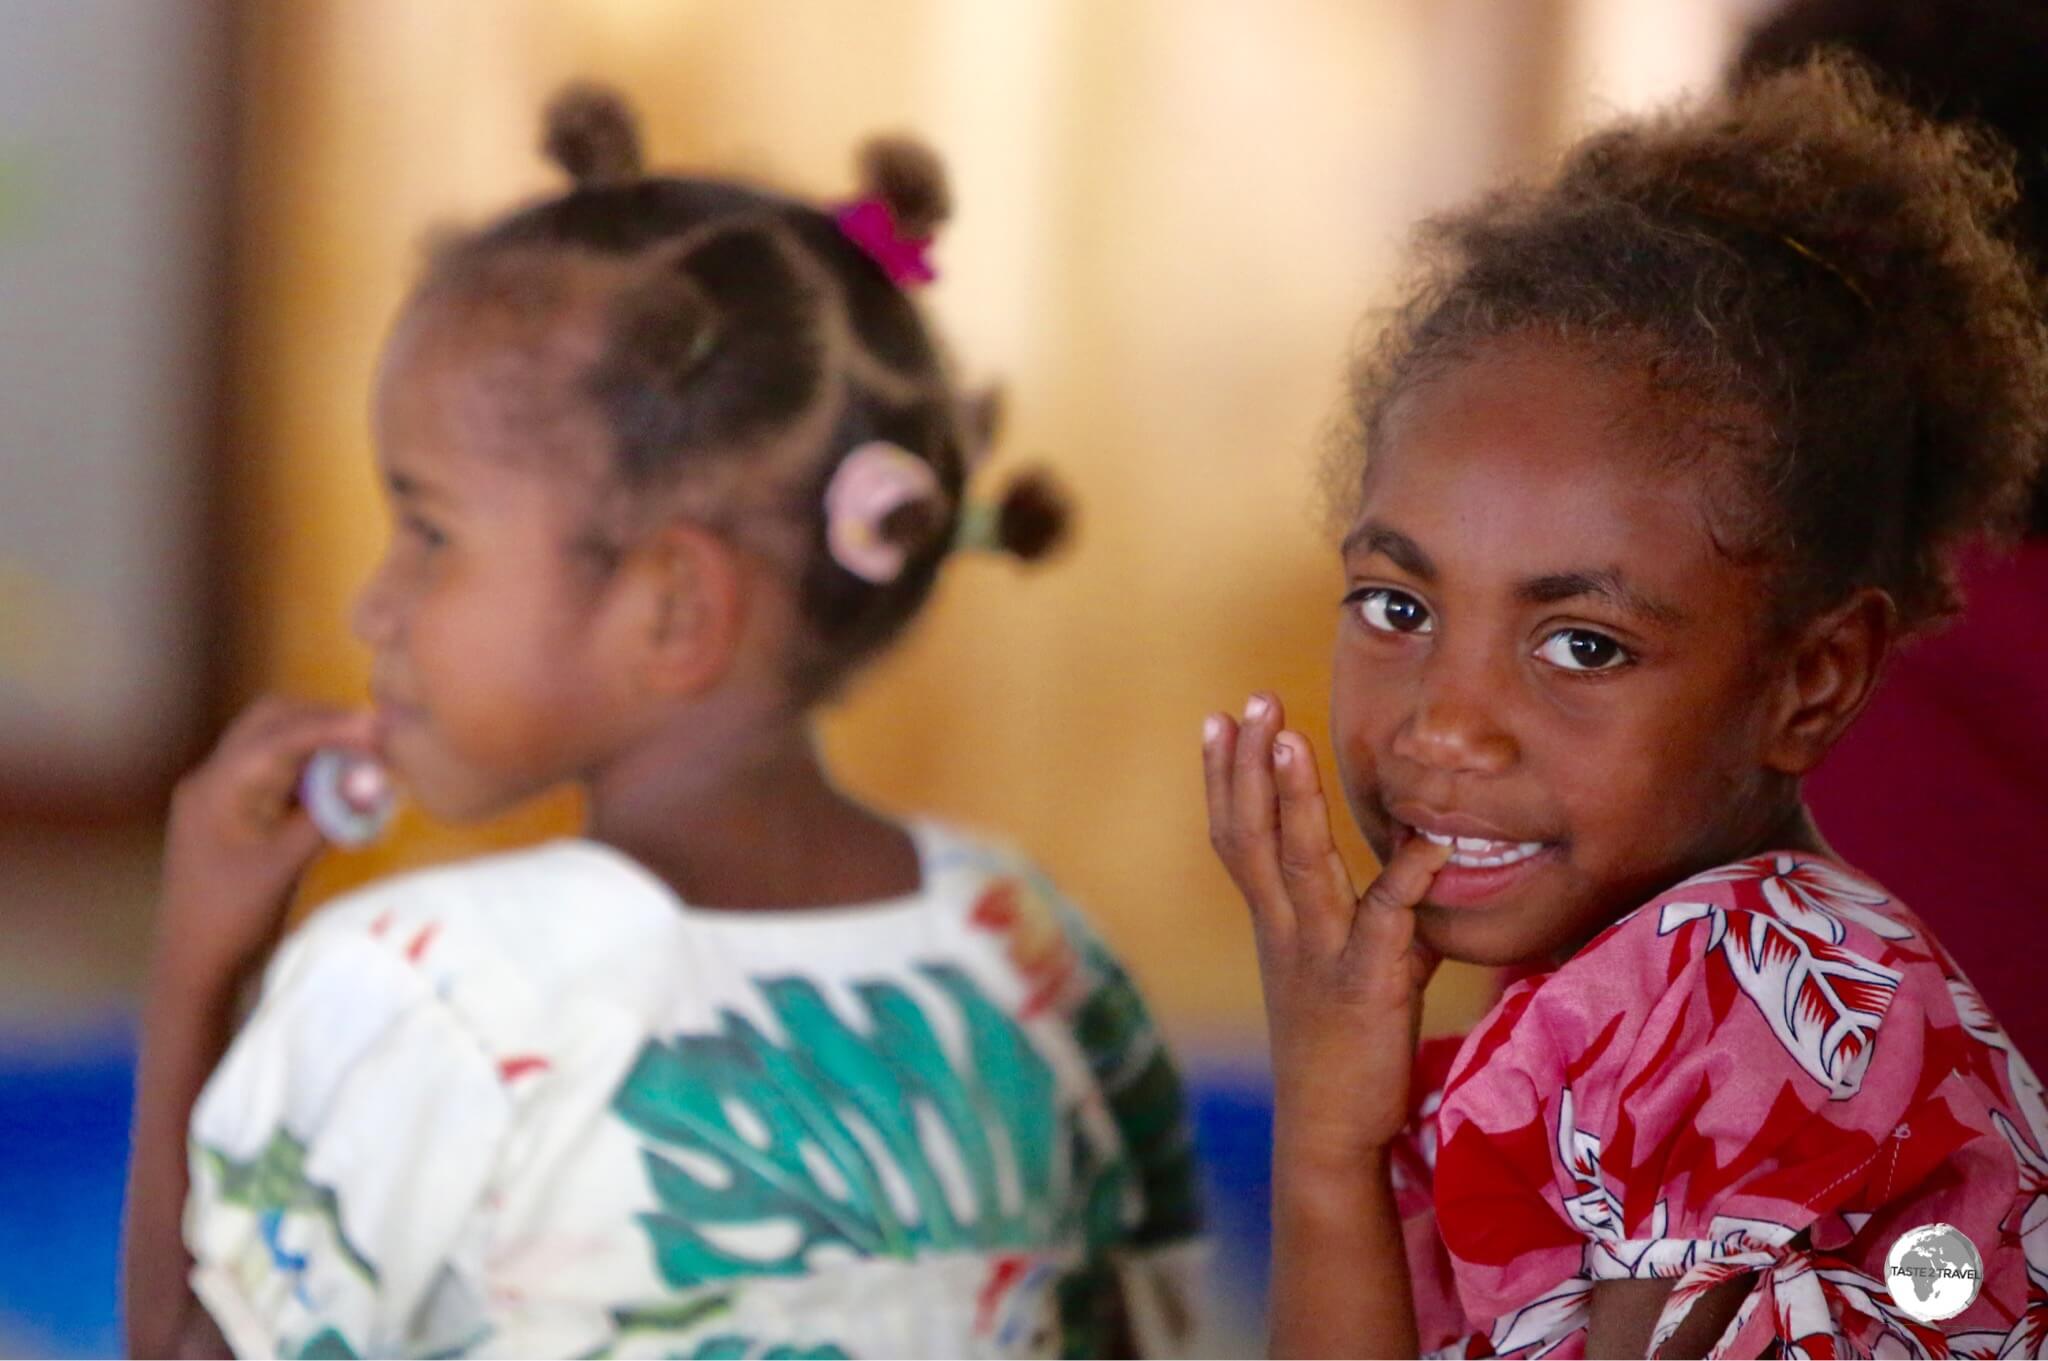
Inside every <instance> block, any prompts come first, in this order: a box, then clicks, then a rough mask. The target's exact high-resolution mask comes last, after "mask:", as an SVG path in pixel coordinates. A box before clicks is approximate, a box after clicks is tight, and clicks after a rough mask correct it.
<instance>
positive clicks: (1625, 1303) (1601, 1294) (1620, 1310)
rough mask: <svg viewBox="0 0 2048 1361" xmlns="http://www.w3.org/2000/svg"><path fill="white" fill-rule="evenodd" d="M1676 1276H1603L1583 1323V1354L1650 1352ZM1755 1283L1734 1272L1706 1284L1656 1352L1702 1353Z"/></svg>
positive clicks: (1666, 1354)
mask: <svg viewBox="0 0 2048 1361" xmlns="http://www.w3.org/2000/svg"><path fill="white" fill-rule="evenodd" d="M1677 1284H1678V1281H1677V1279H1676V1278H1675V1277H1674V1278H1668V1279H1664V1280H1646V1281H1601V1282H1600V1283H1599V1284H1598V1285H1596V1286H1594V1287H1593V1300H1592V1305H1591V1308H1590V1311H1589V1313H1590V1316H1589V1318H1588V1320H1587V1324H1586V1355H1587V1356H1589V1357H1601V1356H1648V1355H1649V1354H1650V1335H1651V1334H1652V1333H1654V1332H1655V1331H1656V1328H1657V1317H1658V1315H1659V1314H1661V1313H1662V1312H1663V1310H1664V1301H1665V1300H1666V1299H1668V1298H1670V1295H1671V1291H1672V1288H1673V1287H1674V1286H1676V1285H1677ZM1754 1284H1756V1277H1755V1276H1754V1275H1747V1276H1737V1277H1735V1278H1734V1279H1732V1280H1726V1281H1723V1282H1721V1283H1720V1284H1719V1285H1717V1286H1714V1287H1713V1288H1712V1289H1710V1290H1708V1291H1707V1292H1706V1293H1705V1294H1704V1295H1701V1296H1700V1297H1699V1299H1698V1300H1697V1301H1695V1302H1694V1304H1693V1306H1692V1308H1691V1309H1689V1310H1687V1311H1686V1315H1685V1322H1683V1323H1681V1324H1679V1325H1678V1331H1676V1332H1674V1333H1673V1334H1672V1335H1671V1337H1670V1339H1669V1340H1668V1341H1666V1342H1665V1344H1664V1350H1663V1351H1661V1352H1659V1353H1657V1354H1658V1355H1659V1356H1660V1357H1691V1356H1705V1355H1706V1354H1707V1351H1708V1349H1710V1348H1711V1347H1712V1346H1713V1345H1714V1344H1715V1343H1716V1342H1718V1341H1720V1340H1721V1334H1722V1332H1723V1331H1724V1330H1726V1329H1727V1327H1728V1324H1729V1322H1730V1321H1731V1320H1732V1319H1733V1318H1734V1317H1735V1311H1736V1310H1738V1309H1740V1308H1741V1307H1742V1301H1743V1298H1744V1297H1745V1296H1747V1295H1748V1294H1749V1290H1750V1287H1751V1286H1752V1285H1754Z"/></svg>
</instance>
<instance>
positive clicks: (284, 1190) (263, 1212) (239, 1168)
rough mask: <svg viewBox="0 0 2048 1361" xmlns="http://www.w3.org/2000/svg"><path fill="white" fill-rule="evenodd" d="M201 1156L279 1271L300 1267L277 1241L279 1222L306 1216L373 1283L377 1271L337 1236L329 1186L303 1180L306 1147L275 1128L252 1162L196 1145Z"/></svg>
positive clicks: (338, 1217) (222, 1194)
mask: <svg viewBox="0 0 2048 1361" xmlns="http://www.w3.org/2000/svg"><path fill="white" fill-rule="evenodd" d="M198 1148H199V1152H200V1155H201V1156H202V1157H204V1158H205V1159H206V1162H207V1165H208V1166H209V1167H211V1168H212V1169H213V1174H214V1176H215V1177H216V1178H217V1179H218V1180H219V1182H220V1199H221V1201H222V1202H223V1203H224V1204H228V1205H238V1206H240V1207H242V1208H243V1209H245V1210H248V1211H250V1212H251V1213H253V1214H255V1215H256V1216H257V1218H258V1220H259V1221H261V1223H262V1227H263V1239H264V1242H265V1244H266V1245H267V1246H268V1247H269V1249H270V1252H271V1255H272V1257H273V1258H275V1259H277V1262H278V1265H279V1266H281V1267H291V1266H294V1265H295V1264H296V1265H298V1266H301V1267H302V1266H303V1263H302V1262H298V1261H297V1259H295V1258H293V1257H292V1256H291V1255H290V1254H288V1253H286V1252H285V1250H284V1248H283V1246H282V1244H281V1243H280V1242H279V1241H278V1236H277V1235H278V1229H279V1224H280V1221H281V1220H282V1219H283V1217H284V1216H285V1215H288V1214H310V1215H313V1216H314V1217H316V1218H318V1219H321V1220H323V1221H325V1223H326V1224H327V1227H328V1228H329V1229H330V1230H332V1232H333V1234H334V1241H335V1242H336V1243H337V1244H339V1245H340V1247H341V1251H342V1256H343V1257H344V1258H346V1259H347V1261H348V1264H349V1265H350V1266H352V1267H354V1268H355V1269H356V1270H357V1271H358V1272H359V1273H361V1275H362V1277H363V1279H364V1280H366V1281H368V1282H369V1283H370V1284H371V1285H375V1284H376V1283H377V1269H376V1268H375V1267H374V1266H372V1265H370V1260H369V1259H368V1258H367V1257H365V1256H363V1254H362V1253H360V1252H358V1251H356V1247H355V1244H353V1243H351V1242H349V1241H348V1235H347V1234H346V1233H343V1232H342V1228H341V1211H340V1207H339V1205H338V1203H337V1202H336V1200H335V1198H334V1191H333V1189H332V1188H331V1187H326V1186H321V1185H318V1184H316V1183H314V1182H312V1181H309V1180H307V1178H306V1145H305V1143H304V1141H303V1140H300V1139H297V1138H295V1137H293V1135H292V1134H291V1133H290V1131H288V1130H286V1129H284V1128H282V1127H280V1128H278V1129H276V1130H274V1131H272V1133H271V1136H270V1142H269V1143H268V1144H265V1145H264V1147H263V1151H262V1152H261V1153H258V1154H257V1155H256V1156H255V1157H254V1158H249V1159H246V1160H244V1159H237V1158H233V1157H230V1156H229V1155H228V1154H226V1153H223V1152H222V1151H221V1150H219V1149H217V1148H211V1147H208V1146H207V1145H204V1144H201V1145H199V1146H198Z"/></svg>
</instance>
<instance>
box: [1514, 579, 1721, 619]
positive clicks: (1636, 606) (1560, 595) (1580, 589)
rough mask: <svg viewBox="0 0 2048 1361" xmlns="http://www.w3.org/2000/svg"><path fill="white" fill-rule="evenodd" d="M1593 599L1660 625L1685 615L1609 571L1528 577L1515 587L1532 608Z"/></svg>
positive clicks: (1516, 594)
mask: <svg viewBox="0 0 2048 1361" xmlns="http://www.w3.org/2000/svg"><path fill="white" fill-rule="evenodd" d="M1580 596H1593V597H1595V598H1596V599H1600V600H1605V601H1607V602H1608V603H1609V604H1611V605H1613V606H1614V607H1615V608H1616V609H1619V610H1621V611H1623V612H1624V613H1627V614H1633V615H1637V616H1639V617H1641V618H1644V619H1648V620H1651V621H1652V622H1654V623H1659V624H1680V623H1683V622H1684V621H1685V612H1684V611H1683V610H1681V609H1679V608H1678V607H1676V606H1675V605H1668V604H1666V603H1665V602H1663V601H1662V600H1659V599H1657V598H1656V597H1655V596H1651V595H1645V594H1644V593H1643V592H1641V591H1638V590H1637V589H1635V588H1634V587H1633V586H1631V585H1629V584H1628V582H1627V581H1626V580H1624V579H1623V577H1622V575H1621V573H1620V572H1617V571H1614V570H1612V569H1606V570H1600V571H1590V572H1588V571H1580V572H1553V573H1549V574H1547V575H1545V576H1540V577H1531V578H1529V579H1528V580H1527V581H1524V582H1522V583H1521V584H1519V585H1518V586H1516V587H1515V598H1516V599H1517V600H1521V601H1525V602H1527V603H1529V604H1531V605H1550V604H1555V603H1556V602H1558V601H1560V600H1573V599H1577V598H1578V597H1580Z"/></svg>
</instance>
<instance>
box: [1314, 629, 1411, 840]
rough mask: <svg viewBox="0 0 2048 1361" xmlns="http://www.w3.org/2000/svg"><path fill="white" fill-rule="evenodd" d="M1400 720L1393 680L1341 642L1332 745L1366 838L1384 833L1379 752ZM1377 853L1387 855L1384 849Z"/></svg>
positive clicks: (1333, 687)
mask: <svg viewBox="0 0 2048 1361" xmlns="http://www.w3.org/2000/svg"><path fill="white" fill-rule="evenodd" d="M1399 715H1400V709H1399V696H1398V695H1397V694H1396V693H1395V687H1394V686H1393V684H1392V683H1391V678H1390V677H1389V676H1388V675H1387V674H1386V673H1385V671H1384V670H1383V669H1381V668H1378V667H1374V666H1370V665H1367V664H1365V663H1364V662H1363V660H1362V659H1360V658H1359V657H1358V656H1357V655H1356V652H1355V650H1354V649H1351V648H1347V647H1345V646H1344V644H1343V643H1342V641H1340V642H1339V643H1338V647H1337V655H1336V658H1335V661H1334V664H1333V665H1332V667H1331V676H1330V745H1331V750H1332V754H1333V755H1334V756H1335V758H1336V762H1337V774H1338V777H1339V778H1340V779H1341V780H1342V781H1343V783H1344V797H1345V801H1346V802H1347V803H1348V804H1349V805H1350V808H1351V816H1352V818H1353V819H1354V820H1355V821H1356V822H1357V823H1358V825H1359V828H1360V829H1361V830H1362V831H1364V832H1365V833H1366V835H1367V836H1368V837H1373V836H1376V835H1377V834H1378V832H1379V830H1380V829H1379V828H1378V827H1377V825H1376V823H1377V819H1378V812H1377V809H1376V807H1375V806H1374V803H1373V799H1372V795H1373V792H1374V791H1375V790H1376V789H1377V788H1378V785H1379V764H1380V762H1379V755H1380V752H1381V751H1382V750H1383V749H1384V748H1385V745H1386V743H1387V742H1388V741H1389V740H1391V738H1392V735H1393V732H1394V728H1395V725H1396V724H1397V723H1398V721H1399ZM1374 849H1375V850H1376V851H1378V852H1379V853H1380V854H1382V855H1384V854H1385V848H1384V847H1381V846H1378V845H1375V847H1374Z"/></svg>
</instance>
